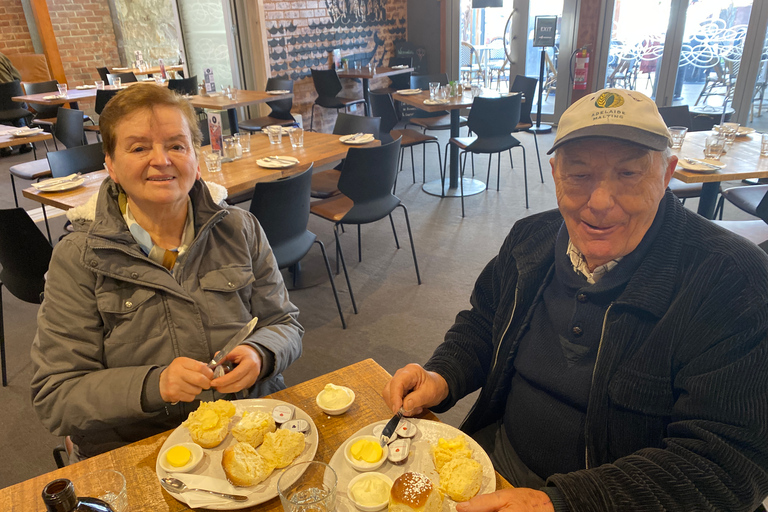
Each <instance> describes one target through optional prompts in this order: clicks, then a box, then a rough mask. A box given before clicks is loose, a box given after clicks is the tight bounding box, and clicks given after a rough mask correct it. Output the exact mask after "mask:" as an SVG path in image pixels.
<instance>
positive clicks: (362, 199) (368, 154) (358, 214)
mask: <svg viewBox="0 0 768 512" xmlns="http://www.w3.org/2000/svg"><path fill="white" fill-rule="evenodd" d="M400 139H401V138H400V137H398V138H397V140H395V141H393V142H390V143H389V144H383V145H381V146H378V147H370V148H354V147H353V148H349V151H348V152H347V158H346V159H345V160H344V166H343V167H342V168H341V176H339V190H340V191H341V193H342V194H344V195H345V196H347V197H349V198H350V199H351V200H352V201H353V202H354V203H355V205H354V206H353V207H352V209H351V210H349V212H347V214H346V215H345V216H344V218H343V219H342V220H341V222H342V223H344V224H366V223H368V222H375V221H377V220H379V219H382V218H384V217H385V216H387V215H389V214H390V213H391V212H392V210H393V209H394V208H395V207H397V205H398V204H400V199H398V198H397V197H396V196H395V195H394V194H392V187H394V185H395V176H396V175H397V161H398V157H399V153H400Z"/></svg>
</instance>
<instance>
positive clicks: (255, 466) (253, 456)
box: [221, 443, 275, 487]
mask: <svg viewBox="0 0 768 512" xmlns="http://www.w3.org/2000/svg"><path fill="white" fill-rule="evenodd" d="M221 467H223V468H224V473H226V475H227V480H229V481H230V482H232V485H237V486H240V487H250V486H251V485H256V484H258V483H260V482H263V481H264V480H265V479H266V478H267V477H268V476H269V475H271V474H272V471H274V470H275V467H274V466H273V465H271V464H270V463H269V462H267V461H266V460H265V459H264V457H262V456H261V455H259V453H258V452H257V451H256V448H254V447H253V446H251V445H250V444H248V443H236V444H233V445H232V446H230V447H229V448H227V449H226V450H224V453H223V454H222V456H221Z"/></svg>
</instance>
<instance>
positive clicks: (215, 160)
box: [205, 150, 221, 172]
mask: <svg viewBox="0 0 768 512" xmlns="http://www.w3.org/2000/svg"><path fill="white" fill-rule="evenodd" d="M205 165H206V167H208V172H219V171H221V153H220V152H219V151H218V150H215V151H211V152H210V153H205Z"/></svg>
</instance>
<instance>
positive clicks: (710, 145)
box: [704, 134, 725, 160]
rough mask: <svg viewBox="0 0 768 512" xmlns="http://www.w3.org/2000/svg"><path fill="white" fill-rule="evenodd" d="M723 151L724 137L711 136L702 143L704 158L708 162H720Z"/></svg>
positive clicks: (718, 135)
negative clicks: (708, 160)
mask: <svg viewBox="0 0 768 512" xmlns="http://www.w3.org/2000/svg"><path fill="white" fill-rule="evenodd" d="M724 149H725V137H723V136H722V135H720V134H713V135H710V136H709V137H707V139H706V140H705V141H704V157H705V158H708V159H710V160H720V155H722V154H723V150H724Z"/></svg>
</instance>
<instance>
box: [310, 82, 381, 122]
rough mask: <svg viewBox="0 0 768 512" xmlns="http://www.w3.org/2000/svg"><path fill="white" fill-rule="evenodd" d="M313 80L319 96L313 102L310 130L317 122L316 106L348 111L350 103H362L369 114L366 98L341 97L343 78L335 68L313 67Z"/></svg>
mask: <svg viewBox="0 0 768 512" xmlns="http://www.w3.org/2000/svg"><path fill="white" fill-rule="evenodd" d="M311 71H312V82H314V84H315V90H316V91H317V98H315V102H314V103H313V104H312V117H311V118H310V121H309V130H310V131H312V129H313V127H314V123H315V107H316V106H319V107H323V108H333V109H336V111H337V112H338V111H339V109H342V108H343V109H344V112H347V111H348V108H349V106H350V105H357V104H362V105H363V106H364V107H365V115H368V104H367V103H366V102H365V99H364V98H339V97H338V94H339V93H340V92H341V90H342V86H341V80H339V76H338V75H337V74H336V70H335V69H312V70H311Z"/></svg>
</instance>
